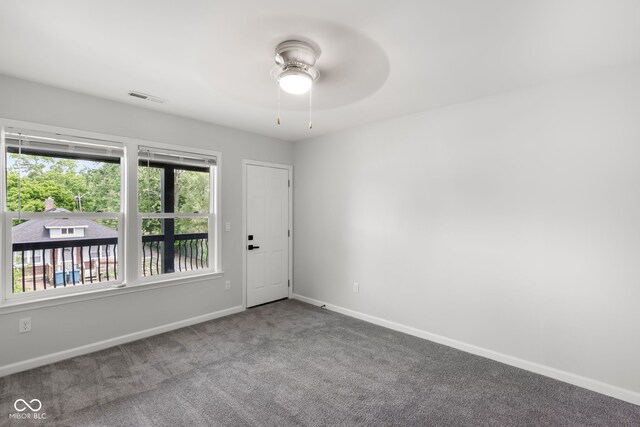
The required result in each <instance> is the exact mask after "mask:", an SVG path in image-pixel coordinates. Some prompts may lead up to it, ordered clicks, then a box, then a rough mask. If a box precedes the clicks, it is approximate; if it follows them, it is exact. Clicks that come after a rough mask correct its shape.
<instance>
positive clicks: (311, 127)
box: [309, 85, 313, 129]
mask: <svg viewBox="0 0 640 427" xmlns="http://www.w3.org/2000/svg"><path fill="white" fill-rule="evenodd" d="M311 92H313V85H311V88H310V89H309V129H313V122H312V121H311Z"/></svg>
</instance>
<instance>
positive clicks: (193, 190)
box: [174, 169, 209, 213]
mask: <svg viewBox="0 0 640 427" xmlns="http://www.w3.org/2000/svg"><path fill="white" fill-rule="evenodd" d="M174 197H175V211H176V212H180V213H208V212H209V172H208V171H207V172H200V171H193V170H180V169H176V171H175V193H174Z"/></svg>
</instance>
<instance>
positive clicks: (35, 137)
mask: <svg viewBox="0 0 640 427" xmlns="http://www.w3.org/2000/svg"><path fill="white" fill-rule="evenodd" d="M5 144H6V146H7V149H8V150H9V152H14V153H17V152H18V151H20V152H23V153H25V154H53V153H55V154H59V155H67V156H69V157H89V158H96V159H100V160H103V161H119V159H120V158H121V157H123V156H124V147H123V145H122V144H120V143H117V142H113V141H106V140H100V139H91V138H82V137H77V136H72V135H62V134H54V133H47V132H39V131H32V130H27V129H18V128H11V127H8V128H6V130H5Z"/></svg>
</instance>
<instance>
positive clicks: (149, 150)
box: [138, 146, 217, 168]
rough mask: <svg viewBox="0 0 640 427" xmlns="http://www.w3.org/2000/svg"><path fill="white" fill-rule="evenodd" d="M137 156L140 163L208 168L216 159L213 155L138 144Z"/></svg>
mask: <svg viewBox="0 0 640 427" xmlns="http://www.w3.org/2000/svg"><path fill="white" fill-rule="evenodd" d="M138 158H139V159H140V162H141V163H144V162H145V161H149V162H150V163H162V164H171V165H181V166H190V167H196V168H208V167H210V166H215V165H216V163H217V159H216V157H215V156H208V155H205V154H199V153H191V152H187V151H174V150H163V149H158V148H153V147H145V146H140V147H139V149H138Z"/></svg>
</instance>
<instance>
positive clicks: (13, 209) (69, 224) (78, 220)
mask: <svg viewBox="0 0 640 427" xmlns="http://www.w3.org/2000/svg"><path fill="white" fill-rule="evenodd" d="M123 155H124V147H123V146H122V145H121V144H118V143H115V142H111V141H101V140H94V139H86V138H80V137H75V136H70V135H60V134H54V133H46V132H39V131H33V130H29V129H19V128H13V127H5V128H4V140H3V156H4V164H5V167H6V175H5V180H4V181H5V189H6V191H4V193H5V196H4V200H3V208H4V210H5V211H6V216H5V218H6V219H5V221H6V225H5V228H4V229H5V230H10V232H9V233H7V235H5V236H4V240H5V246H4V247H5V248H6V249H7V252H8V253H10V254H12V256H10V257H9V258H10V259H11V265H9V266H8V268H3V269H2V271H3V272H4V274H5V277H4V278H6V279H7V282H8V284H9V286H8V288H7V289H5V299H11V298H23V297H29V296H30V295H33V294H39V295H42V294H44V293H47V292H48V293H49V294H50V293H51V292H52V291H55V290H57V291H58V293H59V292H60V291H62V290H65V289H66V291H65V292H70V291H71V289H72V288H78V289H79V290H81V289H80V288H83V287H85V286H86V285H89V284H92V285H96V286H99V285H102V286H104V285H111V284H114V283H119V282H121V281H122V277H121V276H122V275H121V268H120V264H121V263H120V260H121V259H122V249H121V245H120V244H119V243H120V241H121V239H120V231H119V230H120V228H121V223H122V221H123V212H122V208H121V207H122V205H123V204H122V201H121V197H120V196H119V195H120V194H121V193H122V166H121V165H122V159H123ZM96 246H103V247H106V248H107V251H106V252H107V254H106V255H108V256H105V257H103V258H102V259H101V262H100V263H99V264H97V265H94V266H95V267H96V268H97V269H98V271H97V273H98V274H97V280H95V279H94V280H92V279H91V278H90V277H88V276H87V275H86V274H85V272H84V271H85V267H87V266H88V265H89V264H90V257H89V253H90V251H91V248H92V247H96ZM4 259H7V257H5V258H4ZM3 282H4V280H3ZM54 293H55V292H54Z"/></svg>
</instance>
